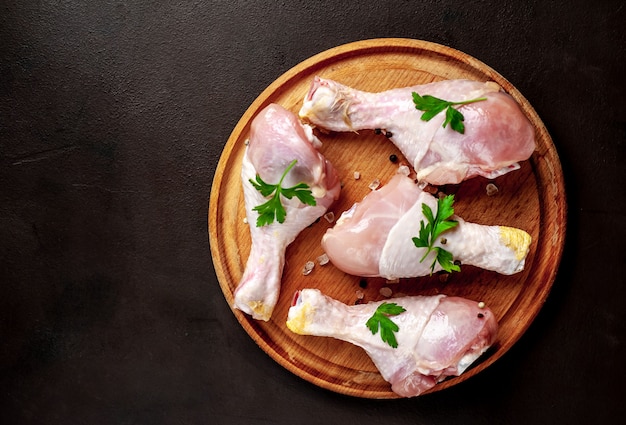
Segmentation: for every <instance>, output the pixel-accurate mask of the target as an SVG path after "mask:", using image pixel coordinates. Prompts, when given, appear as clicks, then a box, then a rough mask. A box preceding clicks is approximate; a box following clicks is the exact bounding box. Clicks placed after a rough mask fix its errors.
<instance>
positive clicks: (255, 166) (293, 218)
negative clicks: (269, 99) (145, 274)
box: [234, 104, 341, 321]
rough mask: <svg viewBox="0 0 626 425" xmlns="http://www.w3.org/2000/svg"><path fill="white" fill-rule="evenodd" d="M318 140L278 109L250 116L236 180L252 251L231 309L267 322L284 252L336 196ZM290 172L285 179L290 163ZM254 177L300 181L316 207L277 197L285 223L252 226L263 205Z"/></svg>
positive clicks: (334, 181)
mask: <svg viewBox="0 0 626 425" xmlns="http://www.w3.org/2000/svg"><path fill="white" fill-rule="evenodd" d="M320 146H321V143H320V141H319V140H318V139H317V138H316V137H315V136H314V135H313V132H312V129H311V128H310V127H309V126H308V125H303V124H302V123H300V121H299V120H298V119H297V117H296V116H295V114H293V113H292V112H290V111H288V110H286V109H285V108H283V107H282V106H280V105H277V104H270V105H269V106H267V107H265V108H264V109H263V110H262V111H261V112H259V114H258V115H257V116H256V117H255V118H254V120H253V121H252V123H251V126H250V138H249V140H248V146H246V149H245V153H244V158H243V164H242V170H241V178H242V183H243V194H244V203H245V209H246V218H247V221H248V224H249V227H250V235H251V247H250V255H249V257H248V261H247V263H246V268H245V270H244V273H243V276H242V279H241V281H240V282H239V284H238V286H237V288H236V290H235V293H234V307H235V308H237V309H239V310H241V311H243V312H245V313H247V314H250V315H252V317H253V318H255V319H260V320H265V321H267V320H269V318H270V317H271V315H272V311H273V309H274V307H275V305H276V302H277V300H278V296H279V293H280V286H281V277H282V273H283V268H284V264H285V251H286V249H287V246H288V245H289V244H290V243H291V242H293V241H294V239H295V238H296V236H297V235H298V234H299V233H300V232H301V231H302V230H303V229H305V228H306V227H307V226H309V225H310V224H312V223H313V222H314V221H315V220H317V219H318V218H319V217H321V216H322V215H324V213H325V212H326V210H327V209H328V207H329V206H330V205H331V204H332V203H333V201H335V200H336V199H337V198H338V197H339V192H340V190H341V189H340V181H339V177H338V175H337V172H336V171H335V169H334V168H333V166H332V164H331V163H330V162H329V161H327V160H326V159H325V158H324V156H323V155H322V154H321V153H320V152H319V151H318V150H317V148H319V147H320ZM294 160H296V163H295V165H294V166H293V168H291V169H290V170H289V172H288V173H287V174H286V175H284V173H285V171H286V170H287V168H288V167H289V166H290V164H291V163H292V162H293V161H294ZM256 176H259V177H260V178H261V179H262V180H263V182H265V183H267V184H273V185H276V184H277V183H279V182H280V181H281V178H283V180H282V182H281V187H284V188H289V187H293V186H295V185H297V184H299V183H305V184H306V185H308V188H309V189H310V191H311V194H312V195H313V197H314V198H315V201H316V202H315V203H316V205H315V206H311V205H307V204H305V203H303V202H301V201H300V200H299V199H298V198H297V197H295V196H293V197H292V198H291V199H287V198H286V197H284V196H281V197H280V202H281V204H282V205H283V207H284V210H285V212H286V215H285V219H284V222H282V223H279V222H278V221H277V220H274V221H273V222H272V223H270V224H267V225H262V226H259V225H257V224H258V223H257V219H258V217H259V212H258V211H255V210H254V208H255V207H256V206H258V205H261V204H263V203H265V202H267V201H268V198H266V197H265V196H263V195H262V194H261V193H260V191H259V190H257V189H256V188H255V186H254V185H253V184H252V183H251V182H250V180H255V179H256Z"/></svg>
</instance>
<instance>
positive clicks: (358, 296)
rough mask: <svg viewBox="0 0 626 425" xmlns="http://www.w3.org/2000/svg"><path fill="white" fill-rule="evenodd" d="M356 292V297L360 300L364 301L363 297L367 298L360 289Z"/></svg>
mask: <svg viewBox="0 0 626 425" xmlns="http://www.w3.org/2000/svg"><path fill="white" fill-rule="evenodd" d="M355 292H356V297H357V299H359V300H362V299H363V297H364V296H365V294H364V293H363V291H359V290H358V289H357V290H356V291H355Z"/></svg>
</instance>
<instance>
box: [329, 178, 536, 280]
mask: <svg viewBox="0 0 626 425" xmlns="http://www.w3.org/2000/svg"><path fill="white" fill-rule="evenodd" d="M424 203H425V204H427V205H428V206H429V207H430V208H431V210H432V211H433V214H436V211H437V200H436V198H435V197H434V196H433V195H431V194H429V193H427V192H424V191H422V190H420V189H419V187H418V186H417V185H416V184H415V182H414V181H413V179H411V178H409V177H406V176H404V175H402V174H396V175H395V176H394V177H393V178H392V179H391V180H390V181H389V183H387V184H386V185H384V186H383V187H381V188H380V189H377V190H374V191H372V192H371V193H369V194H367V195H366V196H365V198H363V200H362V201H361V202H360V203H356V204H354V205H353V206H352V208H350V209H349V210H348V211H346V212H344V213H343V214H342V215H341V217H339V219H338V220H337V222H336V224H335V226H334V227H333V228H330V229H328V230H327V231H326V233H325V234H324V236H323V238H322V247H323V249H324V251H325V252H326V254H327V255H328V258H329V259H330V261H331V262H332V263H333V264H334V265H335V266H336V267H337V268H339V269H340V270H342V271H344V272H346V273H349V274H352V275H356V276H365V277H373V276H381V277H385V278H387V279H397V278H404V277H417V276H425V275H428V274H430V273H431V269H430V265H431V263H432V262H433V260H434V257H433V256H434V255H436V254H435V253H434V252H431V253H430V254H429V256H428V257H426V259H424V261H420V260H421V259H422V257H423V256H424V254H425V253H426V248H417V247H416V246H415V244H414V243H413V240H412V238H413V237H416V236H418V235H419V231H420V222H421V221H424V223H428V220H427V219H426V218H425V217H424V214H423V212H422V204H424ZM453 219H454V220H456V221H458V223H459V224H458V225H457V226H456V227H454V228H452V229H450V230H448V231H446V232H444V233H442V234H441V236H440V237H439V238H437V240H436V242H435V246H438V247H442V248H443V249H445V250H447V251H448V252H450V253H451V254H452V256H453V257H454V259H455V260H458V261H460V262H461V263H462V264H466V265H473V266H477V267H480V268H483V269H487V270H492V271H496V272H498V273H502V274H506V275H510V274H514V273H517V272H519V271H521V270H523V268H524V263H525V260H526V256H527V255H528V251H529V247H530V243H531V237H530V235H529V234H528V233H526V232H525V231H523V230H521V229H516V228H512V227H507V226H486V225H480V224H474V223H469V222H466V221H464V220H463V219H461V218H460V217H457V216H454V217H453ZM444 239H445V241H444ZM461 267H462V266H461ZM439 270H441V267H440V266H439V264H438V263H437V264H436V266H435V268H434V271H435V272H436V271H439Z"/></svg>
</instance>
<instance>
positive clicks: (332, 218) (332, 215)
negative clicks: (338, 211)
mask: <svg viewBox="0 0 626 425" xmlns="http://www.w3.org/2000/svg"><path fill="white" fill-rule="evenodd" d="M324 218H325V219H326V221H327V222H329V223H332V222H333V221H335V213H334V212H332V211H329V212H327V213H326V214H324Z"/></svg>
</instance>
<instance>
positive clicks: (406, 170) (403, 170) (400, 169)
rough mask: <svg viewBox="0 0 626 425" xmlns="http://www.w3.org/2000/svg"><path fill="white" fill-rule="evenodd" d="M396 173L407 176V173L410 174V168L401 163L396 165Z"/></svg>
mask: <svg viewBox="0 0 626 425" xmlns="http://www.w3.org/2000/svg"><path fill="white" fill-rule="evenodd" d="M397 173H398V174H401V175H403V176H406V177H408V176H409V174H411V169H410V168H409V167H407V166H406V165H401V166H399V167H398V171H397Z"/></svg>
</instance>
